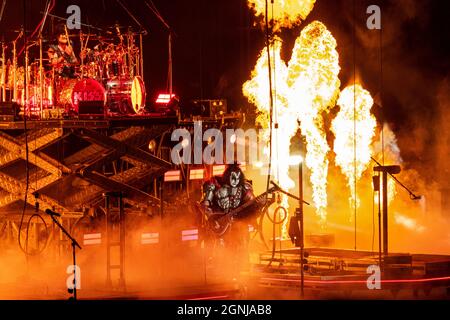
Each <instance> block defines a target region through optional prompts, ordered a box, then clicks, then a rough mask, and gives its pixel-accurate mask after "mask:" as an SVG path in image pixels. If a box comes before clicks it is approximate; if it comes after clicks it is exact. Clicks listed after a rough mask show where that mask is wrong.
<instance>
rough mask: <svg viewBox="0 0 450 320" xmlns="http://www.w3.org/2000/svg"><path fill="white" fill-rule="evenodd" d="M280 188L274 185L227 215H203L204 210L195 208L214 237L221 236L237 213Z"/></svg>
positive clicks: (199, 207) (198, 205) (200, 207)
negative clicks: (204, 219) (204, 217)
mask: <svg viewBox="0 0 450 320" xmlns="http://www.w3.org/2000/svg"><path fill="white" fill-rule="evenodd" d="M279 190H280V188H279V187H278V186H277V185H275V184H274V186H273V187H272V188H270V189H269V190H267V191H266V192H264V193H262V194H260V195H259V196H257V197H255V198H254V199H253V200H251V201H248V202H246V203H244V204H243V205H241V206H239V207H237V208H236V209H234V210H231V211H229V212H227V213H223V212H220V213H212V214H211V213H210V214H205V212H204V208H203V207H202V206H201V205H200V204H199V203H197V208H198V209H199V210H200V211H201V212H202V213H203V214H205V216H207V227H208V229H210V230H211V231H212V233H214V234H215V235H216V236H219V237H221V236H223V235H224V234H225V233H226V232H227V230H228V229H229V228H230V226H231V224H232V223H233V218H234V217H236V216H237V215H238V214H239V213H241V212H242V211H244V210H246V209H248V208H249V207H251V206H253V205H254V204H255V203H259V202H260V201H262V200H263V199H264V198H265V197H266V196H267V195H268V194H270V193H274V192H277V191H279Z"/></svg>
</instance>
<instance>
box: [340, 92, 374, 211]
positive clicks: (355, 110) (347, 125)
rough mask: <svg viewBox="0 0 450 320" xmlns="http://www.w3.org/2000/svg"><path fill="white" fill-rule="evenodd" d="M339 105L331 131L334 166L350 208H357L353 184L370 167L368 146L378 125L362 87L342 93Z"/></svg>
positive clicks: (369, 97) (370, 98)
mask: <svg viewBox="0 0 450 320" xmlns="http://www.w3.org/2000/svg"><path fill="white" fill-rule="evenodd" d="M338 105H339V106H340V108H341V109H340V111H339V113H338V115H337V117H336V118H335V119H334V120H333V123H332V127H331V130H332V131H333V133H334V135H335V140H334V152H335V154H336V164H337V165H338V166H339V167H340V169H341V171H342V173H343V174H344V175H345V177H346V178H347V183H348V186H349V188H350V193H351V196H350V199H349V200H350V206H351V207H354V206H355V205H356V207H359V205H360V203H359V198H358V196H357V194H356V190H355V187H354V183H355V182H357V181H359V180H360V179H361V176H362V174H363V173H364V171H365V170H366V169H367V167H368V166H369V163H370V157H371V154H372V152H371V144H372V140H373V138H374V136H375V128H376V125H377V122H376V119H375V117H374V116H373V115H372V114H371V113H370V110H371V108H372V106H373V99H372V97H371V96H370V93H369V92H368V91H367V90H364V89H363V88H362V86H361V85H355V86H351V87H347V88H345V89H344V90H343V91H342V92H341V95H340V97H339V100H338ZM355 126H356V127H355ZM355 142H356V145H355Z"/></svg>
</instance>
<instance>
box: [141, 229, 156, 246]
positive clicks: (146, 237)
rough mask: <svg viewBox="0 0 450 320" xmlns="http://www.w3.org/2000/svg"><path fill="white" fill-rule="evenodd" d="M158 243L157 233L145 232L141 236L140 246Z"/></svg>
mask: <svg viewBox="0 0 450 320" xmlns="http://www.w3.org/2000/svg"><path fill="white" fill-rule="evenodd" d="M157 243H159V232H146V233H142V234H141V244H144V245H145V244H157Z"/></svg>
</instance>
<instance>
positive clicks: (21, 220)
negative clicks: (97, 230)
mask: <svg viewBox="0 0 450 320" xmlns="http://www.w3.org/2000/svg"><path fill="white" fill-rule="evenodd" d="M23 14H24V15H23V18H24V39H25V40H24V41H25V46H26V43H27V32H26V29H27V28H26V0H23ZM27 85H28V84H27V80H26V77H25V78H24V86H25V88H26V87H27ZM26 105H27V102H26V101H25V105H24V116H23V126H24V134H25V172H26V183H25V195H24V200H23V201H24V202H23V208H22V216H21V218H20V224H19V230H18V236H17V237H18V242H19V248H20V249H21V250H22V252H23V253H25V254H26V255H28V252H27V250H26V248H24V247H23V246H22V242H21V239H20V236H21V232H22V226H23V220H24V218H25V213H26V210H27V203H28V190H29V187H30V167H29V164H30V163H29V158H28V151H29V150H28V133H27V117H26Z"/></svg>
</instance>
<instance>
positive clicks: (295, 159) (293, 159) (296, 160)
mask: <svg viewBox="0 0 450 320" xmlns="http://www.w3.org/2000/svg"><path fill="white" fill-rule="evenodd" d="M288 162H289V165H290V166H298V165H299V164H300V163H302V162H303V157H302V156H299V155H294V156H290V157H289V160H288Z"/></svg>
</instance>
